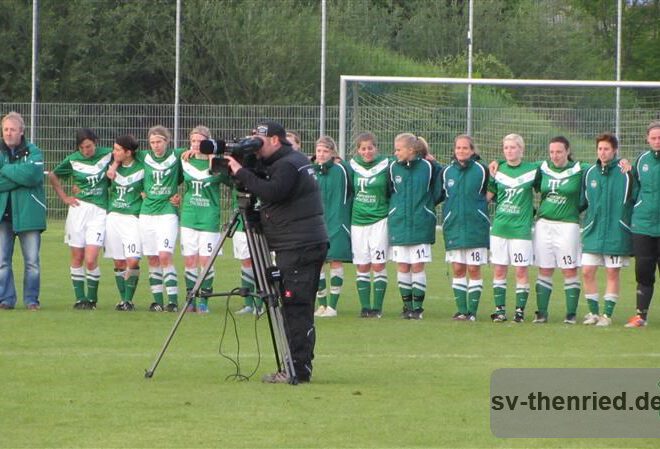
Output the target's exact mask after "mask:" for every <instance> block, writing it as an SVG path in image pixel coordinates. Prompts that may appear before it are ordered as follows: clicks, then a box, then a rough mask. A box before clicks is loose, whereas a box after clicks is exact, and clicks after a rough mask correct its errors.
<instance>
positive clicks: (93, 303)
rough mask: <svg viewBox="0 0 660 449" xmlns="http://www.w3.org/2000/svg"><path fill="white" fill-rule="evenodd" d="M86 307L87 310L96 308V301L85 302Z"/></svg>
mask: <svg viewBox="0 0 660 449" xmlns="http://www.w3.org/2000/svg"><path fill="white" fill-rule="evenodd" d="M87 308H88V309H89V310H96V301H90V302H88V303H87Z"/></svg>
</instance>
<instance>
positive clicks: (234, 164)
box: [224, 156, 243, 175]
mask: <svg viewBox="0 0 660 449" xmlns="http://www.w3.org/2000/svg"><path fill="white" fill-rule="evenodd" d="M224 158H225V159H226V160H227V165H228V166H229V170H230V171H231V174H232V175H235V174H236V173H238V171H239V170H240V169H241V168H243V166H242V165H241V163H240V162H238V161H237V160H236V159H234V158H233V157H232V156H224Z"/></svg>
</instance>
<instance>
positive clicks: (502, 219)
mask: <svg viewBox="0 0 660 449" xmlns="http://www.w3.org/2000/svg"><path fill="white" fill-rule="evenodd" d="M538 168H539V164H535V163H532V162H521V163H520V164H518V165H517V166H515V167H513V166H511V165H509V164H507V163H502V164H500V166H499V169H498V171H497V175H495V177H494V178H493V177H491V178H490V179H489V181H488V191H489V192H491V193H493V194H494V195H495V198H494V200H495V201H496V203H497V207H496V209H495V218H494V219H493V226H492V228H491V230H490V233H491V235H496V236H498V237H502V238H505V239H521V240H531V239H532V226H533V224H534V184H535V183H536V178H537V174H538Z"/></svg>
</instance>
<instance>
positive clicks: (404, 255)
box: [392, 243, 431, 264]
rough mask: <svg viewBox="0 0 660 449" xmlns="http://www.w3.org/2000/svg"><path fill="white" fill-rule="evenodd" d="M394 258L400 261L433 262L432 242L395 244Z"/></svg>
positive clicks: (410, 262) (393, 248)
mask: <svg viewBox="0 0 660 449" xmlns="http://www.w3.org/2000/svg"><path fill="white" fill-rule="evenodd" d="M392 260H393V261H394V262H398V263H408V264H413V263H420V262H424V263H426V262H431V244H430V243H420V244H419V245H406V246H393V247H392Z"/></svg>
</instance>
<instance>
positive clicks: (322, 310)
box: [314, 306, 325, 316]
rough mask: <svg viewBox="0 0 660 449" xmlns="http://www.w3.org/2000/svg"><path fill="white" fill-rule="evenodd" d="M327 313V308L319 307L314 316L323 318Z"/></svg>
mask: <svg viewBox="0 0 660 449" xmlns="http://www.w3.org/2000/svg"><path fill="white" fill-rule="evenodd" d="M324 313H325V306H319V308H318V309H316V312H314V316H323V314H324Z"/></svg>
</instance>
